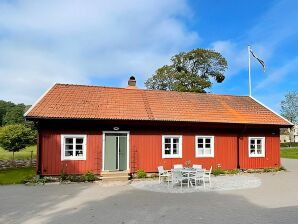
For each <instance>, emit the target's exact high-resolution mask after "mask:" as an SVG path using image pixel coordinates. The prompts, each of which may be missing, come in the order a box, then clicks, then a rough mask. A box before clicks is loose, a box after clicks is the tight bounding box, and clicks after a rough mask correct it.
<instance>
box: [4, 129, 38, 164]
mask: <svg viewBox="0 0 298 224" xmlns="http://www.w3.org/2000/svg"><path fill="white" fill-rule="evenodd" d="M35 142H36V132H35V131H33V130H31V129H30V128H28V127H26V126H25V125H23V124H13V125H6V126H4V127H2V128H1V129H0V146H1V147H2V148H3V149H4V150H7V151H10V152H12V153H13V160H14V153H15V152H18V151H20V150H22V149H24V148H25V147H27V146H30V145H33V144H35Z"/></svg>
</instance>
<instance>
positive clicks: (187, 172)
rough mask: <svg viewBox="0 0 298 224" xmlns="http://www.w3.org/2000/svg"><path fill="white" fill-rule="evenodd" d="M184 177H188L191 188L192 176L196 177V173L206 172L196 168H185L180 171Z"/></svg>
mask: <svg viewBox="0 0 298 224" xmlns="http://www.w3.org/2000/svg"><path fill="white" fill-rule="evenodd" d="M179 170H180V172H181V173H182V175H185V176H186V177H187V187H188V188H189V183H190V177H191V176H192V175H195V174H196V172H204V170H203V169H194V168H183V169H179Z"/></svg>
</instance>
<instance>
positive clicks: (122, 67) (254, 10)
mask: <svg viewBox="0 0 298 224" xmlns="http://www.w3.org/2000/svg"><path fill="white" fill-rule="evenodd" d="M297 12H298V1H295V0H275V1H274V0H262V1H257V0H250V1H244V0H243V1H239V0H208V1H204V0H197V1H194V0H193V1H191V0H163V1H159V0H126V1H121V0H118V1H116V0H109V1H92V0H89V1H83V0H82V1H79V0H69V1H68V0H64V1H63V0H48V1H37V0H36V1H31V0H28V1H16V0H7V1H6V0H1V1H0V78H1V79H0V80H1V81H0V99H3V100H7V101H12V102H15V103H25V104H33V103H34V102H35V101H36V100H37V99H38V98H39V97H40V96H41V95H42V94H43V93H44V92H45V91H46V90H47V89H49V88H50V87H51V86H52V85H53V84H54V83H75V84H89V85H104V86H116V87H126V85H127V80H128V78H129V76H131V75H134V76H135V77H136V79H137V85H138V87H139V88H145V87H144V81H145V80H146V79H147V78H148V77H150V76H151V75H152V74H154V72H155V71H156V69H158V68H159V67H161V66H163V65H165V64H168V63H169V61H170V58H171V56H173V55H175V54H177V53H179V52H181V51H189V50H192V49H195V48H206V49H213V50H216V51H218V52H220V53H221V54H222V55H223V56H224V57H225V58H226V59H227V61H228V70H227V71H226V73H225V76H226V79H225V81H224V82H223V83H220V84H218V83H214V85H213V87H212V88H211V89H209V90H208V92H212V93H219V94H232V95H248V69H247V68H248V52H247V46H248V45H251V47H252V49H253V51H254V52H255V54H256V55H257V56H258V57H260V58H261V59H262V60H264V61H265V63H266V72H265V73H263V72H262V68H261V66H260V64H258V62H257V61H256V60H253V59H252V61H251V77H252V96H253V97H255V98H256V99H258V100H260V101H261V102H263V103H264V104H266V105H267V106H269V107H270V108H272V109H273V110H275V111H277V112H279V111H280V101H281V100H282V99H283V98H284V95H285V94H287V93H288V92H289V91H297V90H298V44H297V39H298V23H297V21H298V13H297Z"/></svg>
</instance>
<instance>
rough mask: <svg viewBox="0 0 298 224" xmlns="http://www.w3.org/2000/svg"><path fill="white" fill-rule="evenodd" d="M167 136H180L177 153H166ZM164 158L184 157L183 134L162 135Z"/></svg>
mask: <svg viewBox="0 0 298 224" xmlns="http://www.w3.org/2000/svg"><path fill="white" fill-rule="evenodd" d="M165 138H179V148H178V152H179V154H177V155H172V154H171V155H168V154H165ZM162 158H163V159H171V158H182V135H163V136H162Z"/></svg>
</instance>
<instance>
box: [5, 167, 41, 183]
mask: <svg viewBox="0 0 298 224" xmlns="http://www.w3.org/2000/svg"><path fill="white" fill-rule="evenodd" d="M33 176H35V168H33V167H25V168H9V169H5V170H0V185H4V184H22V183H24V180H26V179H28V178H32V177H33Z"/></svg>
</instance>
